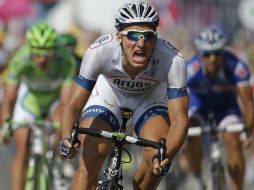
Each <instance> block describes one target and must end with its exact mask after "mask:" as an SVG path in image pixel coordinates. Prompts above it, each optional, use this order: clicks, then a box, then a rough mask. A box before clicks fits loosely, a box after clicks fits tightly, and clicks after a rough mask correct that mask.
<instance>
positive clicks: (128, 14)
mask: <svg viewBox="0 0 254 190" xmlns="http://www.w3.org/2000/svg"><path fill="white" fill-rule="evenodd" d="M123 10H124V12H122V13H121V15H122V16H123V17H125V18H127V19H129V18H134V17H133V16H132V14H131V12H130V10H128V9H127V8H124V9H123ZM124 14H127V15H124Z"/></svg>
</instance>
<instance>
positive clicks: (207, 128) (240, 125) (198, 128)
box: [188, 123, 245, 137]
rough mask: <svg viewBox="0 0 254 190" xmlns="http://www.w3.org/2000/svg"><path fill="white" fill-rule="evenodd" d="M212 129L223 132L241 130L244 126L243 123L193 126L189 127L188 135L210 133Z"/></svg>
mask: <svg viewBox="0 0 254 190" xmlns="http://www.w3.org/2000/svg"><path fill="white" fill-rule="evenodd" d="M212 130H214V131H216V132H217V133H223V132H243V131H244V130H245V126H244V124H243V123H234V124H228V125H225V126H222V127H216V128H212V127H210V126H203V127H202V126H195V127H190V128H189V130H188V136H189V137H193V136H199V135H201V134H203V133H210V132H211V131H212Z"/></svg>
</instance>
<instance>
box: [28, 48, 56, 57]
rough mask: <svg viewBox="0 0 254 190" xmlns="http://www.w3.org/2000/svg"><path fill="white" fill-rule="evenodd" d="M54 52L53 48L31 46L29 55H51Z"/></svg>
mask: <svg viewBox="0 0 254 190" xmlns="http://www.w3.org/2000/svg"><path fill="white" fill-rule="evenodd" d="M54 52H55V49H40V48H31V56H33V57H40V56H45V57H51V56H52V55H53V54H54Z"/></svg>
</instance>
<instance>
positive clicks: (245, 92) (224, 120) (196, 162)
mask: <svg viewBox="0 0 254 190" xmlns="http://www.w3.org/2000/svg"><path fill="white" fill-rule="evenodd" d="M225 43H226V37H225V36H224V34H223V32H222V31H221V30H220V29H219V28H218V27H216V26H211V27H209V28H207V29H205V30H203V31H202V32H201V33H200V34H199V35H198V36H197V37H196V39H195V45H196V47H197V49H198V51H199V53H198V54H197V55H195V56H194V57H193V58H191V59H190V60H189V62H188V80H187V87H188V89H189V93H190V106H189V117H190V126H200V125H202V124H204V122H205V121H206V119H207V114H208V112H209V111H212V112H213V113H214V114H215V119H216V122H217V124H218V127H219V126H221V125H226V124H229V123H235V122H241V121H242V119H243V122H244V123H245V125H246V127H247V128H248V129H249V131H250V132H252V130H253V124H254V115H253V114H254V113H253V101H252V92H251V88H250V85H249V79H250V73H249V70H248V67H247V65H246V64H245V63H244V62H243V61H241V60H240V59H239V58H237V57H236V55H234V54H233V53H232V52H230V51H228V50H226V49H225V48H224V46H225ZM237 98H239V100H240V102H241V109H240V106H239V105H238V102H237ZM241 111H242V114H241ZM223 140H224V143H225V145H226V152H227V154H228V167H229V175H230V177H231V182H232V188H230V189H232V190H236V189H237V190H241V189H243V184H244V172H245V161H244V155H243V152H242V144H241V142H240V139H239V134H236V133H225V134H223ZM251 141H252V140H251V137H250V138H249V139H247V140H246V141H245V142H244V145H245V146H249V145H250V143H251ZM186 145H187V146H186V147H187V150H186V152H187V158H188V160H189V163H190V167H191V169H192V171H193V172H194V174H195V175H196V176H199V177H200V176H201V163H202V157H203V156H202V150H201V149H202V148H201V140H200V138H196V137H195V138H191V139H190V138H189V139H188V142H187V143H186Z"/></svg>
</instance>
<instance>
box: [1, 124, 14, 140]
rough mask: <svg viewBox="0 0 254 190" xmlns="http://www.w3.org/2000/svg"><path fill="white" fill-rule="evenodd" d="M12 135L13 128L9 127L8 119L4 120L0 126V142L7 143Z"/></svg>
mask: <svg viewBox="0 0 254 190" xmlns="http://www.w3.org/2000/svg"><path fill="white" fill-rule="evenodd" d="M12 135H13V130H12V128H11V124H10V123H9V122H8V121H6V122H4V123H3V126H2V128H1V129H0V142H1V143H3V144H9V143H10V141H11V137H12Z"/></svg>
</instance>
